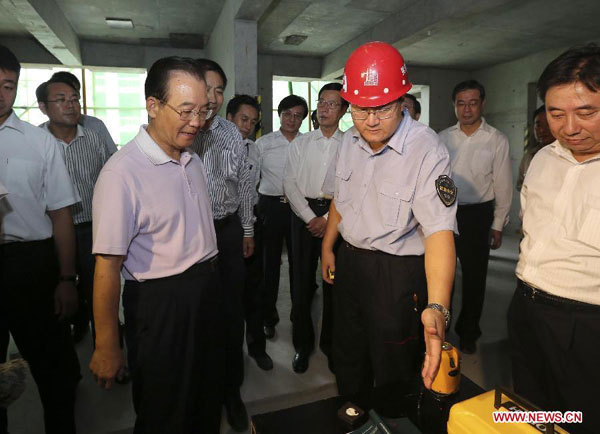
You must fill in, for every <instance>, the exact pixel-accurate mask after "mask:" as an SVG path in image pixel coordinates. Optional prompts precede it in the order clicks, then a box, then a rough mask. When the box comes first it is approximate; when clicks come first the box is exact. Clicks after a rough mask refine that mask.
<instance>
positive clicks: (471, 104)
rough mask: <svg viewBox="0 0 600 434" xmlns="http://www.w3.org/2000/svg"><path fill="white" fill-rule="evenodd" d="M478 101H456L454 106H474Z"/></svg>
mask: <svg viewBox="0 0 600 434" xmlns="http://www.w3.org/2000/svg"><path fill="white" fill-rule="evenodd" d="M479 103H480V101H469V102H464V101H458V102H457V103H456V107H460V108H464V107H466V106H469V107H470V108H475V107H477V106H478V105H479Z"/></svg>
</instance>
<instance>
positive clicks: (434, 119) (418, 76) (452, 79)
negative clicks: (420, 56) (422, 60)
mask: <svg viewBox="0 0 600 434" xmlns="http://www.w3.org/2000/svg"><path fill="white" fill-rule="evenodd" d="M408 76H409V78H410V80H411V81H412V82H413V83H414V84H425V85H428V86H429V126H430V127H431V128H432V129H434V130H435V131H437V132H440V131H441V130H443V129H444V128H448V127H449V126H450V125H453V124H455V123H456V116H455V115H454V108H453V106H452V89H454V86H456V84H457V83H459V82H461V81H463V80H467V79H469V78H470V73H469V72H468V71H459V70H454V69H438V68H426V67H420V66H411V65H409V66H408Z"/></svg>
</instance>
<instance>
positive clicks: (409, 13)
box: [321, 0, 512, 79]
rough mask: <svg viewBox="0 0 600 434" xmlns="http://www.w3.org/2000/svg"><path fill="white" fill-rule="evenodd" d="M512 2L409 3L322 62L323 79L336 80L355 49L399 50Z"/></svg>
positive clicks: (442, 0)
mask: <svg viewBox="0 0 600 434" xmlns="http://www.w3.org/2000/svg"><path fill="white" fill-rule="evenodd" d="M511 1H512V0H454V1H447V0H423V1H418V2H414V3H412V4H411V5H410V6H408V7H407V8H405V9H404V10H402V11H401V12H399V13H396V14H393V15H391V16H390V17H389V18H386V19H385V20H384V21H382V22H381V23H379V24H377V25H376V26H374V27H372V28H371V29H369V30H367V31H366V32H364V33H362V34H361V35H359V36H357V37H356V38H354V39H352V40H351V41H349V42H347V43H345V44H344V45H342V46H341V47H339V48H338V49H336V50H335V51H333V52H331V53H330V54H328V55H327V56H326V57H325V59H324V60H323V71H322V74H321V75H322V77H323V79H332V78H336V77H339V76H340V75H342V73H343V69H344V64H345V63H346V59H348V56H350V54H351V53H352V51H354V50H355V49H356V48H357V47H358V46H360V45H362V44H364V43H366V42H369V41H383V42H388V43H390V44H393V45H395V46H397V47H398V48H401V47H402V46H407V45H410V44H413V43H415V42H417V41H419V40H421V39H424V38H427V37H428V35H429V34H428V32H429V31H435V27H436V26H439V25H442V24H445V23H447V22H449V21H454V20H462V21H463V22H464V20H468V19H469V17H470V16H472V15H477V14H481V13H483V12H486V11H487V12H489V11H490V10H492V9H495V8H498V7H502V6H505V5H506V4H508V3H511Z"/></svg>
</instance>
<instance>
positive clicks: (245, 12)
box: [235, 0, 274, 21]
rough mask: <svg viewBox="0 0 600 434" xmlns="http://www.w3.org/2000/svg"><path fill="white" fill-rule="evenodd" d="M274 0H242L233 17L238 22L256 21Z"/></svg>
mask: <svg viewBox="0 0 600 434" xmlns="http://www.w3.org/2000/svg"><path fill="white" fill-rule="evenodd" d="M273 2H274V0H242V4H241V5H240V8H239V10H238V11H237V14H236V16H235V18H236V19H238V20H248V21H258V20H259V19H260V18H261V17H262V16H263V14H264V13H265V11H266V10H267V9H268V8H269V6H271V3H273Z"/></svg>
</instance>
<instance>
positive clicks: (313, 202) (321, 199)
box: [305, 197, 331, 206]
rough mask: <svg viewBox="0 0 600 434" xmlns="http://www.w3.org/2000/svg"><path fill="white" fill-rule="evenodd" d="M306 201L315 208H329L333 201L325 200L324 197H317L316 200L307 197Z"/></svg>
mask: <svg viewBox="0 0 600 434" xmlns="http://www.w3.org/2000/svg"><path fill="white" fill-rule="evenodd" d="M305 199H306V200H307V201H308V204H309V205H315V206H329V204H330V203H331V199H325V198H324V197H317V198H315V199H313V198H310V197H306V198H305Z"/></svg>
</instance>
